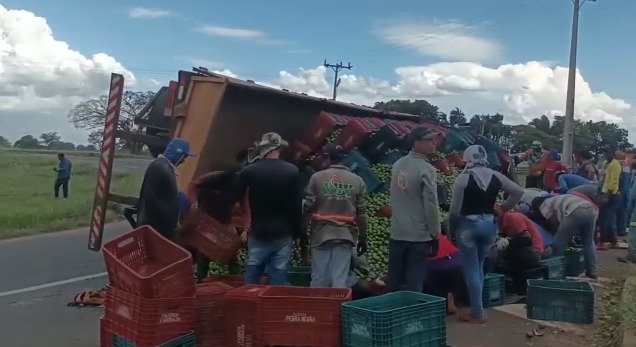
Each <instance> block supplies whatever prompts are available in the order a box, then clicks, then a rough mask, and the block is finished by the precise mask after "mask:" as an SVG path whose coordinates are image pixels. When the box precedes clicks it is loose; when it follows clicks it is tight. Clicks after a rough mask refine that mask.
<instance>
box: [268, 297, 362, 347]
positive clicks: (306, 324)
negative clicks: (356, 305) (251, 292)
mask: <svg viewBox="0 0 636 347" xmlns="http://www.w3.org/2000/svg"><path fill="white" fill-rule="evenodd" d="M350 300H351V289H348V288H347V289H338V288H300V287H279V286H272V287H269V288H267V289H265V290H264V291H263V292H262V293H261V297H260V303H259V305H258V306H259V307H258V312H259V319H260V321H259V322H260V334H261V339H260V343H261V344H262V345H266V346H269V345H273V346H307V347H309V346H311V347H314V346H315V347H321V346H330V347H338V346H341V345H342V338H341V333H342V328H341V324H340V323H341V314H340V307H341V305H342V303H344V302H347V301H350Z"/></svg>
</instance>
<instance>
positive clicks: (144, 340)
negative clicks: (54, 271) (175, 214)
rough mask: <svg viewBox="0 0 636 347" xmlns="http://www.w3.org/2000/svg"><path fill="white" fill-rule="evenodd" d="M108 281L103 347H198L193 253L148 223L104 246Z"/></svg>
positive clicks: (103, 320) (102, 328)
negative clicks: (168, 238) (196, 345)
mask: <svg viewBox="0 0 636 347" xmlns="http://www.w3.org/2000/svg"><path fill="white" fill-rule="evenodd" d="M103 255H104V262H105V264H106V270H107V272H108V278H109V282H110V285H109V286H108V289H107V292H106V302H105V307H106V312H105V315H104V317H103V318H102V319H101V320H100V330H101V331H100V337H101V342H100V345H101V346H102V347H123V346H126V347H157V346H173V347H194V346H195V345H194V338H193V330H194V327H195V296H194V292H195V286H194V274H193V271H192V265H191V264H192V258H191V256H190V253H188V252H187V251H185V250H184V249H183V248H181V247H179V246H177V245H175V244H174V243H172V242H170V241H168V240H167V239H165V238H163V237H162V236H161V235H159V234H158V233H157V232H156V231H154V230H153V229H152V228H151V227H149V226H143V227H140V228H137V229H135V230H133V231H131V232H130V233H127V234H125V235H123V236H120V237H118V238H116V239H114V240H112V241H110V242H108V243H106V244H105V245H104V248H103Z"/></svg>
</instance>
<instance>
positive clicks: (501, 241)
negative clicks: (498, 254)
mask: <svg viewBox="0 0 636 347" xmlns="http://www.w3.org/2000/svg"><path fill="white" fill-rule="evenodd" d="M508 245H510V240H508V238H507V237H497V240H496V241H495V249H496V250H498V251H503V250H504V249H506V248H508Z"/></svg>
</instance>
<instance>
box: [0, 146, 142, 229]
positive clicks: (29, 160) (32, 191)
mask: <svg viewBox="0 0 636 347" xmlns="http://www.w3.org/2000/svg"><path fill="white" fill-rule="evenodd" d="M55 166H57V159H56V158H55V157H53V156H52V157H51V158H48V157H47V156H38V155H29V154H26V153H21V152H14V151H0V184H2V189H0V239H6V238H11V237H17V236H26V235H34V234H39V233H46V232H51V231H59V230H66V229H72V228H75V227H79V226H83V225H88V224H89V223H90V215H91V209H92V206H93V197H94V194H95V186H96V175H97V170H96V169H94V168H88V167H83V166H79V165H74V167H73V176H72V177H71V181H70V184H69V191H70V194H69V198H68V199H55V198H54V197H53V183H54V181H55V177H56V173H55V171H53V167H55ZM140 184H141V175H135V174H127V173H126V174H123V173H117V174H115V175H114V177H113V181H112V184H111V191H112V192H116V193H120V194H127V195H134V196H136V195H137V194H138V193H139V187H140ZM118 217H119V216H117V215H116V214H114V213H109V218H110V219H111V220H112V219H114V218H118Z"/></svg>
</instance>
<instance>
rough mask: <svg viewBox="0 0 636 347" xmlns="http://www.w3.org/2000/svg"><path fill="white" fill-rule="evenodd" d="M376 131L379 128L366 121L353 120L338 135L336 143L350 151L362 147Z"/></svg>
mask: <svg viewBox="0 0 636 347" xmlns="http://www.w3.org/2000/svg"><path fill="white" fill-rule="evenodd" d="M376 130H377V128H376V127H375V126H373V125H372V124H370V123H368V122H367V121H366V120H365V119H360V118H358V119H352V120H351V121H350V122H349V124H347V126H345V127H344V128H343V129H342V131H341V132H340V134H338V137H336V140H335V141H334V142H335V143H336V144H339V145H340V146H342V148H344V149H345V150H347V151H350V150H352V149H354V148H356V147H358V146H360V145H361V144H362V143H363V142H364V141H365V140H366V139H367V138H368V137H369V135H371V134H372V133H373V132H375V131H376Z"/></svg>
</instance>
